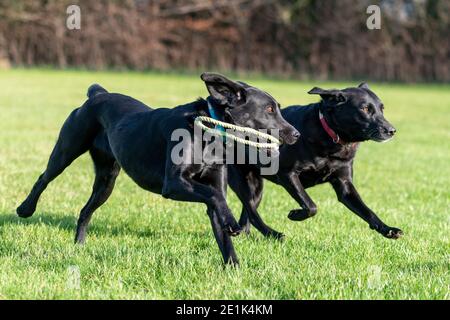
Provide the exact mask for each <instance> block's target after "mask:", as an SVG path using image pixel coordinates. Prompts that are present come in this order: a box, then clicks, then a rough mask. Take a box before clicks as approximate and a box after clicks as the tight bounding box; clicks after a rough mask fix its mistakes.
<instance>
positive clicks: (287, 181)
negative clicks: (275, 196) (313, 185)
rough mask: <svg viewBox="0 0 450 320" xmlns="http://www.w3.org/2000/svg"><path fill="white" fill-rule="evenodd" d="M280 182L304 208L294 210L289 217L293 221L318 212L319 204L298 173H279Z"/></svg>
mask: <svg viewBox="0 0 450 320" xmlns="http://www.w3.org/2000/svg"><path fill="white" fill-rule="evenodd" d="M279 179H280V184H281V185H282V186H283V187H284V188H285V189H286V191H287V192H289V194H290V195H291V197H293V198H294V199H295V201H297V202H298V204H299V205H300V207H301V208H302V209H297V210H292V211H291V212H289V215H288V218H289V219H291V220H293V221H303V220H306V219H308V218H310V217H313V216H314V215H316V213H317V206H316V204H315V203H314V201H313V200H312V199H311V198H310V196H309V195H308V194H307V193H306V191H305V188H303V185H302V183H301V182H300V178H299V177H298V174H296V173H294V172H288V173H286V174H280V175H279Z"/></svg>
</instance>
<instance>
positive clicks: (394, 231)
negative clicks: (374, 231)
mask: <svg viewBox="0 0 450 320" xmlns="http://www.w3.org/2000/svg"><path fill="white" fill-rule="evenodd" d="M381 234H382V235H383V236H384V237H386V238H388V239H394V240H396V239H398V238H400V237H401V236H403V231H402V230H400V229H398V228H391V227H386V228H384V229H383V230H382V231H381Z"/></svg>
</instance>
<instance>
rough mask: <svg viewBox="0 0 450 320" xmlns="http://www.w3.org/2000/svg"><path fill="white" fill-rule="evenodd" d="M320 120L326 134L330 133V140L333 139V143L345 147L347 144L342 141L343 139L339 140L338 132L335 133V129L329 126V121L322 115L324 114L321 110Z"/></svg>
mask: <svg viewBox="0 0 450 320" xmlns="http://www.w3.org/2000/svg"><path fill="white" fill-rule="evenodd" d="M319 119H320V123H321V124H322V128H323V130H325V131H326V133H328V135H329V136H330V138H331V139H333V142H334V143H339V144H342V145H344V144H345V142H344V141H342V140H341V138H339V135H338V134H337V133H336V132H334V130H333V129H331V128H330V126H329V125H328V123H327V121H326V120H325V118H324V117H323V114H322V112H320V110H319Z"/></svg>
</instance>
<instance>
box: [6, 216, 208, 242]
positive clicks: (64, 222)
mask: <svg viewBox="0 0 450 320" xmlns="http://www.w3.org/2000/svg"><path fill="white" fill-rule="evenodd" d="M7 225H22V226H27V225H37V226H39V225H45V226H50V227H56V228H58V229H60V230H63V231H67V232H71V233H73V235H74V236H75V230H76V225H77V219H76V218H74V217H70V216H64V215H62V214H55V213H49V212H38V213H36V214H35V215H33V216H32V217H30V218H26V219H24V218H20V217H18V216H17V215H16V214H12V213H11V212H0V228H3V227H4V226H7ZM190 233H192V231H190ZM195 233H196V234H197V235H198V236H201V235H202V234H203V233H202V232H195ZM89 234H95V235H99V236H121V235H127V236H130V235H131V236H136V237H146V238H155V239H158V238H159V239H161V238H164V237H167V232H164V231H153V230H136V229H134V228H129V227H127V226H126V225H124V226H112V225H110V224H105V223H102V221H97V222H96V223H95V222H92V223H91V224H90V225H89V229H88V237H89Z"/></svg>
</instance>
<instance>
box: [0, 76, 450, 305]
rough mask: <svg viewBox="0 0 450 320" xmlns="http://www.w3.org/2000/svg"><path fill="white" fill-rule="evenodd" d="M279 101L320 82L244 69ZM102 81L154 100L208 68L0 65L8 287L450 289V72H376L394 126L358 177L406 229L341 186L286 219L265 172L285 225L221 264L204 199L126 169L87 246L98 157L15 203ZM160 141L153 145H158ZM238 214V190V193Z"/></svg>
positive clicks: (173, 100)
mask: <svg viewBox="0 0 450 320" xmlns="http://www.w3.org/2000/svg"><path fill="white" fill-rule="evenodd" d="M245 80H247V81H248V82H250V83H252V84H254V85H256V86H259V87H261V88H263V89H265V90H267V91H269V92H270V93H272V95H273V96H274V97H276V98H277V99H278V101H280V103H281V104H282V105H285V106H287V105H291V104H306V103H309V102H313V101H315V100H316V99H317V97H315V96H309V95H308V94H307V93H306V92H307V91H308V90H309V89H311V88H312V87H313V86H316V85H320V86H323V87H343V86H348V85H357V84H358V83H356V82H355V83H317V82H296V81H287V80H286V81H285V80H282V81H280V80H270V79H262V78H250V79H245ZM94 82H98V83H100V84H102V85H103V86H104V87H105V88H107V89H108V90H110V91H114V92H121V93H125V94H128V95H131V96H133V97H135V98H138V99H140V100H142V101H143V102H145V103H147V104H149V105H152V106H155V107H157V106H175V105H177V104H182V103H186V102H190V101H193V100H194V99H196V98H197V97H199V96H203V97H205V96H206V93H207V91H206V89H205V87H204V85H203V83H202V82H201V81H200V79H199V77H198V76H189V75H176V74H171V75H163V74H157V73H125V72H124V73H120V72H88V71H52V70H43V69H33V70H22V69H18V70H9V71H0V299H19V298H32V299H35V298H38V299H53V298H68V299H80V298H98V299H449V298H450V294H449V292H450V290H449V285H450V275H449V269H450V268H449V266H450V262H449V261H450V259H449V258H450V228H449V222H450V221H449V216H450V212H449V207H450V181H449V179H450V178H449V177H450V148H449V139H450V85H400V84H372V88H373V90H374V91H375V92H376V93H377V94H378V95H379V96H380V97H381V99H382V100H383V102H384V104H385V106H386V111H385V113H386V117H387V118H388V119H389V120H390V121H391V122H392V123H393V124H394V125H395V126H396V127H397V129H398V134H397V135H396V137H395V139H394V140H393V141H391V142H389V143H387V144H378V143H375V142H366V143H364V144H363V145H362V146H361V148H360V149H359V151H358V155H357V159H356V164H355V183H356V185H357V187H358V189H359V191H360V193H361V194H362V197H363V199H364V200H365V201H366V203H367V204H368V205H369V206H370V207H371V208H372V209H373V210H374V211H375V212H377V214H378V215H379V216H380V217H381V218H382V219H383V220H384V221H385V222H386V223H387V224H388V225H390V226H395V227H399V228H401V229H402V230H403V231H404V232H405V236H404V237H403V238H401V239H400V240H397V241H392V240H388V239H385V238H383V237H382V236H380V235H379V234H377V233H376V232H374V231H371V230H370V229H369V227H368V226H367V224H366V223H365V222H363V221H362V220H361V219H359V218H358V217H357V216H356V215H354V214H352V213H350V212H349V211H348V210H347V209H346V208H344V206H343V205H341V204H340V203H339V202H338V201H337V200H336V196H335V195H334V192H333V191H332V188H331V187H330V186H328V185H322V186H318V187H315V188H313V189H310V190H309V191H308V192H309V194H310V195H311V196H312V198H313V199H314V200H315V201H316V203H317V205H318V208H319V213H318V214H317V216H316V217H314V218H313V219H310V220H307V221H304V222H297V223H296V222H292V221H290V220H288V219H287V214H288V212H289V211H290V210H291V209H294V208H297V205H296V203H295V202H294V200H292V199H291V198H290V197H289V196H288V195H287V193H286V192H285V191H284V190H283V189H282V188H280V187H278V186H275V185H273V184H270V183H266V189H265V196H264V199H263V203H262V205H261V208H260V212H261V214H262V215H263V217H264V218H265V220H266V221H267V222H268V224H269V225H271V226H273V227H274V228H275V229H277V230H279V231H282V232H284V233H285V234H286V239H285V241H284V242H277V241H275V240H267V239H264V238H263V237H262V236H261V235H260V234H259V233H257V232H255V231H254V232H252V234H251V235H250V236H245V235H241V236H239V237H237V238H235V240H234V243H235V247H236V250H237V252H238V255H239V257H240V260H241V266H240V268H239V269H233V268H224V267H223V265H222V260H221V256H220V253H219V250H218V248H217V245H216V243H215V240H214V238H213V235H212V231H211V227H210V224H209V220H208V218H207V216H206V213H205V208H204V206H203V205H200V204H188V203H181V202H175V201H170V200H166V199H163V198H162V197H161V196H159V195H155V194H151V193H148V192H145V191H143V190H141V189H140V188H139V187H137V186H136V185H135V184H134V183H133V182H132V181H131V180H130V179H129V178H128V177H127V176H126V174H125V173H123V172H122V173H121V175H120V176H119V178H118V181H117V184H116V188H115V190H114V193H113V195H112V196H111V198H110V200H109V201H108V202H107V203H106V204H105V205H104V206H103V207H101V208H100V209H99V210H97V211H96V213H95V214H94V218H93V221H92V223H91V227H90V230H89V233H88V239H87V243H86V245H85V246H76V245H74V244H73V237H74V231H75V225H76V219H77V218H78V213H79V211H80V209H81V208H82V207H83V205H84V203H85V202H86V201H87V199H88V198H89V195H90V192H91V187H92V183H93V177H94V175H93V170H92V164H91V160H90V159H89V156H87V155H84V156H82V157H80V158H79V159H78V160H76V161H75V162H74V163H73V164H72V165H71V166H70V167H69V168H68V169H67V170H66V171H65V172H64V173H63V174H62V175H61V176H59V177H58V178H57V179H56V180H55V181H54V182H53V183H52V184H50V185H49V187H48V189H47V190H46V192H44V194H43V196H42V198H41V201H40V202H39V205H38V209H37V211H36V213H35V215H34V216H33V217H32V218H30V219H27V220H23V219H20V218H18V217H17V216H16V215H15V208H16V206H17V205H18V204H19V203H20V202H21V201H22V200H23V199H24V198H25V196H26V195H27V194H28V192H29V190H30V189H31V187H32V185H33V183H34V182H35V180H36V178H37V177H38V175H39V174H40V173H41V172H42V171H43V169H44V168H45V165H46V163H47V159H48V156H49V154H50V151H51V149H52V148H53V145H54V143H55V140H56V137H57V134H58V132H59V129H60V127H61V125H62V123H63V121H64V120H65V119H66V117H67V115H68V114H69V112H70V111H71V110H72V109H74V108H75V107H78V106H80V105H81V104H82V103H83V102H84V100H85V97H86V90H87V88H88V86H89V85H90V84H92V83H94ZM155 152H157V150H155ZM228 200H229V204H230V206H231V208H232V209H233V212H234V214H235V215H236V216H238V215H239V214H240V203H239V201H237V199H236V197H235V195H234V194H232V193H231V192H230V194H229V196H228Z"/></svg>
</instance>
